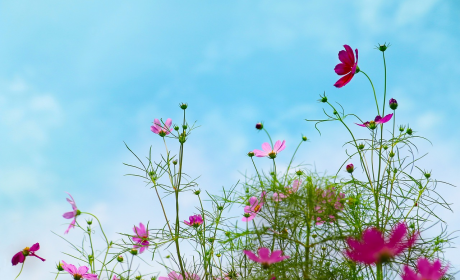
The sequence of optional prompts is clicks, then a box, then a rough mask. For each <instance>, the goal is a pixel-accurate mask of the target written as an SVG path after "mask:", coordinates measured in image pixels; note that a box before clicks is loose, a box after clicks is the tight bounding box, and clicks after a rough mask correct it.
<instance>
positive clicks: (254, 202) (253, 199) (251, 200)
mask: <svg viewBox="0 0 460 280" xmlns="http://www.w3.org/2000/svg"><path fill="white" fill-rule="evenodd" d="M249 204H250V205H251V206H253V207H254V206H256V205H257V204H259V200H258V199H257V197H255V196H251V197H250V198H249Z"/></svg>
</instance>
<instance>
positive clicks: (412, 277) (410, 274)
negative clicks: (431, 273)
mask: <svg viewBox="0 0 460 280" xmlns="http://www.w3.org/2000/svg"><path fill="white" fill-rule="evenodd" d="M401 276H402V280H419V278H418V276H417V273H415V271H413V270H412V269H410V268H409V267H408V266H407V265H405V266H404V274H403V275H401Z"/></svg>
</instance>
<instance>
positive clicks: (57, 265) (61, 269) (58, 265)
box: [56, 262, 64, 271]
mask: <svg viewBox="0 0 460 280" xmlns="http://www.w3.org/2000/svg"><path fill="white" fill-rule="evenodd" d="M56 269H57V270H58V271H64V268H63V267H62V263H61V262H59V263H58V264H56Z"/></svg>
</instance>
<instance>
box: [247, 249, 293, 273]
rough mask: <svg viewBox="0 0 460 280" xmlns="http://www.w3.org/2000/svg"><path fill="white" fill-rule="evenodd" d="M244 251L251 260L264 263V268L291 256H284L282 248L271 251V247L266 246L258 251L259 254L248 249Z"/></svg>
mask: <svg viewBox="0 0 460 280" xmlns="http://www.w3.org/2000/svg"><path fill="white" fill-rule="evenodd" d="M243 252H244V253H245V254H246V256H248V258H249V259H250V260H251V261H255V262H258V263H260V264H262V267H263V268H268V267H269V266H270V265H271V264H274V263H277V262H281V261H283V260H285V259H288V258H289V256H282V254H283V251H281V250H277V251H273V252H270V249H268V248H265V247H262V248H260V249H259V251H258V252H257V253H258V254H259V256H256V254H254V253H253V252H251V251H248V250H243Z"/></svg>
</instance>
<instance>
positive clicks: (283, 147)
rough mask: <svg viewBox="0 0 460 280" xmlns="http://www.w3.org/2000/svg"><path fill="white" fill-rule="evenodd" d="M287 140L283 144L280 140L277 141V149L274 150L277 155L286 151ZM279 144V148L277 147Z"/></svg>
mask: <svg viewBox="0 0 460 280" xmlns="http://www.w3.org/2000/svg"><path fill="white" fill-rule="evenodd" d="M285 142H286V141H285V140H283V142H282V143H281V144H280V140H278V141H276V143H275V148H274V149H273V150H274V151H275V152H276V153H279V152H281V151H282V150H284V149H285V148H286V144H285ZM277 144H278V146H277Z"/></svg>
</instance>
